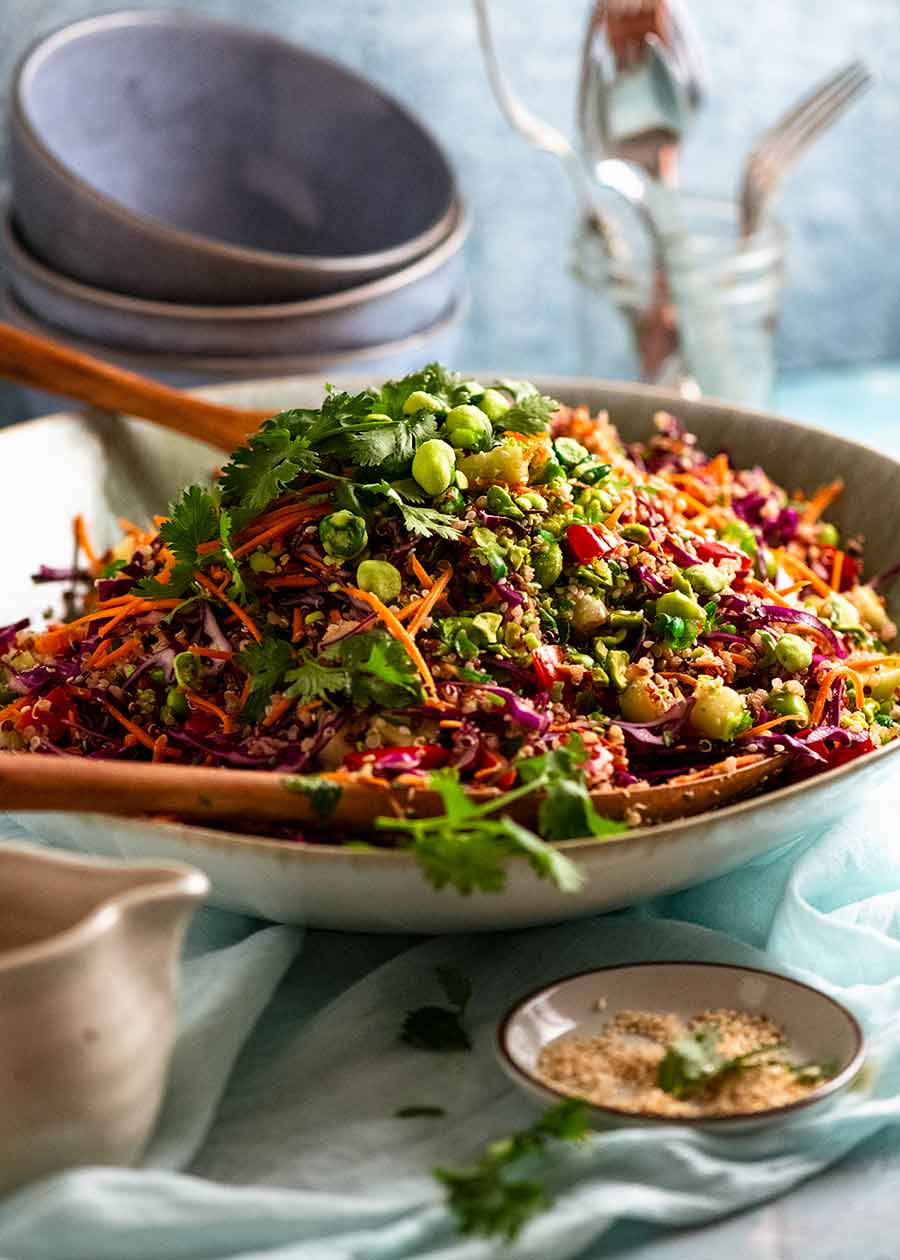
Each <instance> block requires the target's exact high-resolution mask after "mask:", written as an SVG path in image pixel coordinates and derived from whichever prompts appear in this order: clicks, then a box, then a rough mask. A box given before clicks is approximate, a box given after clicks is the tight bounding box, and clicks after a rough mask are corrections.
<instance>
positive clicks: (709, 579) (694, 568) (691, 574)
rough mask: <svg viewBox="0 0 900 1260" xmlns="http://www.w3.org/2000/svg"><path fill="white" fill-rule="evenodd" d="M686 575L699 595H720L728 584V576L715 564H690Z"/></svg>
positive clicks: (685, 572)
mask: <svg viewBox="0 0 900 1260" xmlns="http://www.w3.org/2000/svg"><path fill="white" fill-rule="evenodd" d="M684 576H685V577H686V578H687V580H688V582H689V583H690V585H691V587H692V588H693V589H694V590H695V591H696V592H697V594H698V595H718V593H719V591H723V590H724V589H725V587H726V586H727V585H728V579H727V577H726V576H725V574H724V573H722V572H721V571H720V570H719V569H717V568H716V566H715V565H714V564H692V565H689V566H688V568H686V569H685V571H684Z"/></svg>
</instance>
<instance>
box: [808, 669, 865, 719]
mask: <svg viewBox="0 0 900 1260" xmlns="http://www.w3.org/2000/svg"><path fill="white" fill-rule="evenodd" d="M838 678H849V680H850V681H851V682H852V683H853V707H854V709H860V708H862V702H863V685H862V679H861V678H860V676H859V674H857V673H856V671H855V670H853V669H851V668H850V667H849V665H836V666H835V668H834V669H830V670H829V671H828V673H827V674H826V675H825V678H824V680H823V682H822V684H821V686H820V687H819V690H818V692H817V694H816V700H815V704H814V705H813V707H812V712H811V713H810V715H809V724H810V726H818V725H819V723H820V722H821V721H822V714H823V713H824V712H825V705H826V703H827V701H828V696H829V693H830V691H831V688H832V687H833V686H834V684H835V682H836V681H837V680H838Z"/></svg>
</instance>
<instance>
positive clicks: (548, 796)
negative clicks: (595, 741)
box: [519, 735, 628, 840]
mask: <svg viewBox="0 0 900 1260" xmlns="http://www.w3.org/2000/svg"><path fill="white" fill-rule="evenodd" d="M586 756H587V752H586V750H585V747H584V742H583V741H582V739H581V737H580V736H578V735H575V736H573V737H572V738H571V739H569V740H568V742H567V743H565V744H558V745H557V746H556V747H555V748H552V749H551V750H550V751H549V752H547V753H544V754H542V755H541V756H539V757H529V758H527V759H526V760H524V761H521V762H519V776H520V778H522V779H523V780H524V782H526V783H532V784H534V785H535V786H537V785H540V786H542V787H543V788H544V790H545V795H544V798H543V800H542V801H541V804H540V807H539V809H538V827H539V828H540V832H541V835H542V836H544V837H545V838H546V839H547V840H575V839H579V838H581V837H582V836H613V835H618V834H620V833H621V832H623V831H627V830H628V826H627V824H626V823H622V822H616V821H615V820H613V819H610V818H603V817H601V816H600V815H599V814H598V813H597V811H596V809H595V808H594V804H593V802H592V800H591V794H590V792H589V791H588V787H587V784H586V782H585V777H584V772H583V770H582V769H581V766H582V764H583V763H584V760H585V758H586Z"/></svg>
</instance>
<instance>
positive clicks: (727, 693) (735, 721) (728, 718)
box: [688, 678, 747, 739]
mask: <svg viewBox="0 0 900 1260" xmlns="http://www.w3.org/2000/svg"><path fill="white" fill-rule="evenodd" d="M746 716H747V710H746V708H745V707H744V698H743V696H741V695H740V694H739V693H738V692H737V691H735V690H734V688H733V687H726V686H724V684H723V683H722V680H721V679H719V678H701V679H699V680H698V682H697V686H696V687H695V688H694V703H693V705H692V707H691V712H690V716H689V717H688V725H689V726H690V727H691V729H692V730H694V731H696V732H697V734H698V735H703V736H705V737H706V738H707V739H733V738H734V736H735V735H736V734H737V732H738V730H739V729H741V728H742V726H743V725H744V719H745V718H746Z"/></svg>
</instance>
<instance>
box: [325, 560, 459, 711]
mask: <svg viewBox="0 0 900 1260" xmlns="http://www.w3.org/2000/svg"><path fill="white" fill-rule="evenodd" d="M448 581H449V578H448ZM435 585H437V583H435ZM343 589H344V590H345V591H346V593H347V594H348V595H352V596H353V598H354V599H359V600H361V601H362V602H363V603H364V604H368V605H369V607H370V608H371V609H372V610H373V611H374V612H376V613H377V614H378V616H379V618H380V619H381V621H383V622H384V624H385V626H386V628H387V629H388V630H389V631H390V633H391V634H392V635H393V636H394V638H395V639H396V640H397V642H398V643H400V644H401V645H402V647H403V648H404V650H405V652H406V655H407V656H408V657H409V659H410V660H411V661H412V663H413V665H415V667H416V670H417V671H418V674H419V677H420V678H421V679H422V682H423V684H424V687H425V692H426V694H427V695H428V696H429V697H430V698H431V699H432V700H438V692H437V687H435V685H434V679H433V678H432V676H431V670H430V669H429V668H428V666H427V665H426V663H425V658H424V656H423V655H422V653H421V652H420V651H419V649H418V648H417V647H416V642H415V639H413V637H412V636H411V635H410V633H409V631H408V630H407V629H406V628H405V626H404V625H403V623H402V622H401V621H399V620H398V619H397V616H396V614H394V613H392V612H391V610H390V608H386V607H385V605H384V604H383V603H382V602H381V600H380V599H379V598H378V596H377V595H373V594H372V592H371V591H363V590H360V589H359V587H358V586H346V587H344V588H343Z"/></svg>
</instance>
